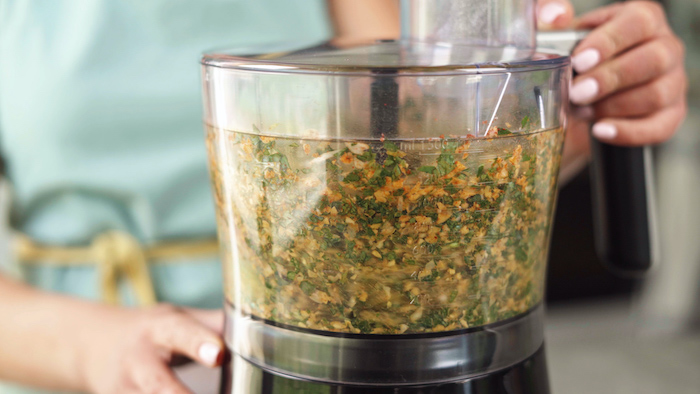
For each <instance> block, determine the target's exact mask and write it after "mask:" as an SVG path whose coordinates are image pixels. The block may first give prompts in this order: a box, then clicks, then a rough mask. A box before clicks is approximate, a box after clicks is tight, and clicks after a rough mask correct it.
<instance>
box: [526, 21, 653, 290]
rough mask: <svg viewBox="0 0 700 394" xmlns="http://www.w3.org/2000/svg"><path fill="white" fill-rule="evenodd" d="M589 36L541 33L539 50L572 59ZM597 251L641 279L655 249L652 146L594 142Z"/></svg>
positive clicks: (606, 260) (607, 261)
mask: <svg viewBox="0 0 700 394" xmlns="http://www.w3.org/2000/svg"><path fill="white" fill-rule="evenodd" d="M587 34H588V32H587V31H557V32H540V33H538V35H537V41H538V46H539V47H540V48H545V49H549V50H554V51H556V52H559V53H561V54H568V53H571V51H573V48H575V47H576V45H577V44H578V43H579V41H581V40H582V39H583V38H585V37H586V35H587ZM591 151H592V152H591V154H592V161H591V189H592V192H593V219H594V220H593V223H594V232H595V240H596V251H597V253H598V256H599V257H600V259H601V260H602V261H603V262H604V263H605V265H606V266H607V267H608V268H609V269H610V270H611V271H613V272H615V273H618V274H620V275H623V276H640V275H641V274H643V273H644V272H646V271H647V270H648V269H649V267H651V265H652V263H653V261H654V260H655V256H656V253H657V251H658V248H657V245H658V243H657V239H656V226H655V220H654V219H655V218H654V217H655V214H654V213H655V205H654V201H655V199H654V189H653V173H652V171H653V170H652V168H653V166H652V155H651V147H649V146H643V147H636V148H629V147H619V146H614V145H610V144H606V143H604V142H601V141H599V140H597V139H595V138H591Z"/></svg>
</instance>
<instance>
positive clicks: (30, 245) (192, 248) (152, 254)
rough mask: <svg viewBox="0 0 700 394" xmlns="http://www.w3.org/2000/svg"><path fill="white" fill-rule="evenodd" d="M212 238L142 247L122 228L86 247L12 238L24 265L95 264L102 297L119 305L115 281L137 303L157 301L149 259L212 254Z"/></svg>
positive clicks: (20, 236)
mask: <svg viewBox="0 0 700 394" xmlns="http://www.w3.org/2000/svg"><path fill="white" fill-rule="evenodd" d="M217 252H218V243H217V242H216V240H215V239H204V240H195V241H186V242H183V241H177V242H169V243H163V244H156V245H152V246H148V247H144V246H142V245H141V244H140V243H139V242H138V240H137V239H136V238H134V237H133V236H132V235H130V234H129V233H125V232H122V231H108V232H106V233H102V234H100V235H98V236H97V237H95V238H94V239H93V241H92V243H91V245H90V246H89V247H62V246H50V245H39V244H37V243H35V242H34V241H33V240H32V239H31V238H29V237H28V236H26V235H24V234H17V236H16V237H15V254H16V256H17V259H18V260H19V261H20V262H22V263H24V264H35V265H39V264H45V265H58V266H85V265H95V264H97V266H98V267H97V270H98V275H99V281H100V288H101V291H102V299H103V300H104V301H105V302H107V303H110V304H119V303H120V297H119V282H120V280H122V279H123V280H125V281H126V282H127V283H128V284H129V285H130V286H131V288H132V289H133V291H134V294H135V296H136V301H137V302H138V304H139V305H140V306H147V305H153V304H155V303H156V302H157V300H156V295H155V290H154V288H153V282H152V281H151V275H150V272H149V270H148V263H149V261H152V260H156V261H161V262H167V263H170V262H176V261H177V259H182V258H187V257H189V258H194V257H204V256H215V255H216V254H217Z"/></svg>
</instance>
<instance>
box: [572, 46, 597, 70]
mask: <svg viewBox="0 0 700 394" xmlns="http://www.w3.org/2000/svg"><path fill="white" fill-rule="evenodd" d="M571 63H572V64H573V66H574V70H576V72H578V73H585V72H586V71H588V70H590V69H592V68H593V67H595V66H597V65H598V63H600V52H599V51H598V50H597V49H593V48H589V49H586V50H585V51H583V52H581V53H579V54H578V55H576V56H574V57H573V58H571Z"/></svg>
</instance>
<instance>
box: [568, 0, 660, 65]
mask: <svg viewBox="0 0 700 394" xmlns="http://www.w3.org/2000/svg"><path fill="white" fill-rule="evenodd" d="M664 25H665V16H664V12H663V9H662V8H661V6H660V5H658V4H657V3H655V2H647V1H640V2H628V3H625V4H624V5H623V4H615V5H613V6H609V7H604V8H601V9H599V10H596V11H593V12H592V13H590V14H588V15H585V16H583V17H582V18H581V19H580V20H579V21H578V22H577V26H578V27H579V28H593V27H596V29H595V30H593V31H592V32H591V33H590V34H589V35H588V37H586V38H585V39H584V40H582V41H581V43H580V44H579V45H578V46H577V48H576V50H575V51H574V53H573V58H572V63H573V66H574V69H575V70H576V71H577V72H579V73H585V72H587V71H588V70H590V69H592V68H593V67H595V66H597V65H598V64H600V63H602V62H605V61H606V60H608V59H610V58H612V57H613V56H615V55H616V54H618V53H621V52H624V51H626V50H628V49H630V48H632V47H634V46H637V45H639V44H642V43H644V42H645V41H648V40H650V39H652V38H654V37H656V36H657V35H658V33H659V31H661V29H662V27H663V26H664Z"/></svg>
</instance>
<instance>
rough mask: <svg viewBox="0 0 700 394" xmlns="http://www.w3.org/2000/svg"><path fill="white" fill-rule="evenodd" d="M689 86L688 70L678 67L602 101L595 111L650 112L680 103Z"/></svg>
mask: <svg viewBox="0 0 700 394" xmlns="http://www.w3.org/2000/svg"><path fill="white" fill-rule="evenodd" d="M686 87H687V77H686V75H685V70H684V69H683V67H682V66H677V67H676V68H675V70H673V71H672V72H671V73H669V74H665V75H663V76H661V77H660V78H657V79H655V80H653V81H651V82H648V83H646V84H644V85H641V86H638V87H635V88H632V89H627V90H624V91H621V92H619V93H615V94H613V95H612V96H610V97H607V98H605V99H603V100H600V101H598V102H597V103H595V104H594V105H593V109H594V111H593V114H595V116H597V117H599V118H607V117H639V116H644V115H648V114H651V113H654V112H656V111H660V110H662V109H664V108H666V107H669V106H672V105H673V104H676V103H678V102H679V101H680V100H681V99H682V98H683V97H684V96H685V90H686ZM679 93H681V94H679Z"/></svg>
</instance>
